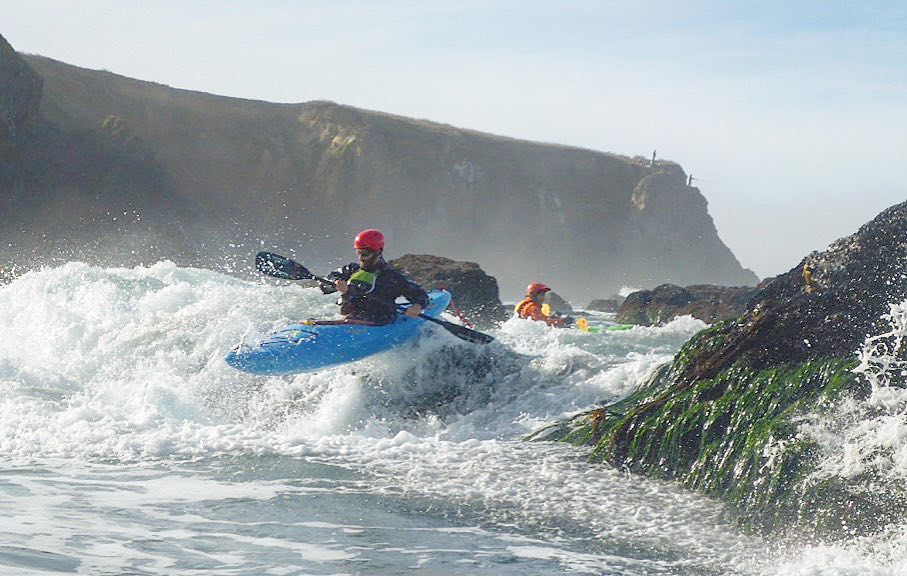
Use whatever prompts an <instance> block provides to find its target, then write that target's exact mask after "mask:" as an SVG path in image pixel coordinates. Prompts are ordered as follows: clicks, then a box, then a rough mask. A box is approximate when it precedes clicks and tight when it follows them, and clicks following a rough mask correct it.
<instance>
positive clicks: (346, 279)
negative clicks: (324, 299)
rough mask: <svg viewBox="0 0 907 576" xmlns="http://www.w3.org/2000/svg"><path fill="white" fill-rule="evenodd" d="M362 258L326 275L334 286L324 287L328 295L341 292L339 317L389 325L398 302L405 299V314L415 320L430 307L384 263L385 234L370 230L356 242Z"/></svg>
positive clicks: (412, 284)
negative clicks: (340, 315)
mask: <svg viewBox="0 0 907 576" xmlns="http://www.w3.org/2000/svg"><path fill="white" fill-rule="evenodd" d="M353 248H355V249H356V253H357V254H358V256H359V261H358V262H351V263H350V264H347V265H346V266H344V267H343V268H340V269H338V270H335V271H333V272H331V273H330V274H328V275H327V277H326V279H327V280H332V281H333V282H334V285H333V286H322V288H321V290H322V292H324V293H325V294H331V293H333V292H340V293H341V294H342V296H341V298H340V301H339V304H340V313H341V314H342V315H343V316H344V318H346V319H347V320H356V321H360V322H366V323H369V324H390V323H391V322H393V321H394V319H396V317H397V304H396V303H395V301H396V299H397V298H398V297H400V296H403V297H404V298H406V299H407V300H409V302H410V303H411V305H410V306H409V307H408V308H407V309H406V310H405V311H404V312H403V315H405V316H408V317H409V318H416V317H417V316H418V315H419V313H420V312H422V310H424V309H425V308H426V307H427V306H428V302H429V299H428V294H426V292H425V290H423V289H422V287H421V286H419V285H418V284H416V283H415V282H413V281H412V280H409V279H408V278H407V277H406V276H404V275H403V274H401V273H400V272H399V271H398V270H396V269H394V268H392V267H391V266H389V265H388V263H387V262H385V261H384V234H382V233H381V232H380V231H379V230H375V229H374V228H370V229H368V230H363V231H362V232H360V233H359V234H357V235H356V238H355V240H353Z"/></svg>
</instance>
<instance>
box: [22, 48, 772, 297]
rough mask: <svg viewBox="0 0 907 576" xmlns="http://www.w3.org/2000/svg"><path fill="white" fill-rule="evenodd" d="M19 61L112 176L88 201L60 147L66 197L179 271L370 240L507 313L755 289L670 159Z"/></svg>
mask: <svg viewBox="0 0 907 576" xmlns="http://www.w3.org/2000/svg"><path fill="white" fill-rule="evenodd" d="M26 61H27V62H28V64H29V65H30V66H31V67H32V68H33V69H34V70H35V71H36V72H37V74H38V75H40V77H41V78H42V79H43V82H44V92H43V97H42V99H41V104H40V111H41V114H42V116H43V118H44V119H46V122H47V124H48V126H49V127H52V129H53V130H56V131H57V133H58V134H61V135H64V136H66V137H68V138H74V137H76V136H78V137H79V138H81V139H82V140H81V144H82V146H81V148H84V145H85V144H87V143H90V145H91V146H93V147H95V148H98V158H95V159H87V160H86V161H85V162H83V163H82V165H81V166H80V167H79V170H80V171H83V172H84V171H87V172H89V173H92V174H110V173H111V171H114V172H115V173H119V174H120V175H121V176H122V178H119V179H118V180H117V182H116V186H115V188H116V189H115V190H111V188H113V187H114V186H110V185H108V186H106V187H103V186H102V188H103V189H102V190H101V192H100V193H99V192H98V191H99V188H98V183H97V182H93V181H87V180H86V179H85V178H84V177H83V178H79V177H75V176H72V172H73V171H72V170H69V168H70V167H71V165H72V162H71V160H70V159H69V158H68V157H67V155H66V154H68V153H71V152H72V148H73V147H68V149H67V151H66V153H63V152H61V151H59V150H58V151H57V153H56V154H55V155H54V156H53V157H52V158H50V159H49V160H50V161H53V162H55V163H58V164H60V165H61V167H62V168H61V172H63V171H67V170H68V171H69V173H70V176H71V177H68V178H60V179H58V180H59V182H58V183H59V184H60V186H63V185H65V186H66V188H67V189H68V190H70V193H71V194H73V195H74V197H75V198H76V199H77V201H78V203H79V204H80V205H83V204H84V205H86V206H88V208H84V207H83V210H88V211H94V212H97V211H98V210H100V211H101V212H102V213H103V212H104V211H105V210H110V208H109V206H108V204H109V203H111V202H112V198H111V194H113V195H114V196H115V197H118V198H120V199H121V200H125V204H127V205H128V206H129V208H128V209H127V210H126V211H127V212H129V211H137V212H141V214H142V217H145V213H146V212H147V213H149V214H155V215H156V216H154V220H155V221H156V222H158V223H159V224H160V223H163V224H161V225H162V226H163V228H160V227H159V228H158V230H159V231H164V232H167V231H168V230H170V228H175V229H178V231H179V233H180V234H185V237H184V240H183V241H181V242H180V244H181V245H183V246H184V249H183V250H182V251H179V250H177V253H174V254H171V255H170V257H171V258H173V259H175V260H177V261H180V262H187V263H197V261H199V260H200V261H201V262H203V263H204V264H205V265H209V266H210V265H211V262H212V261H213V262H216V263H222V262H225V263H229V262H234V261H235V262H237V263H241V262H245V261H247V260H248V257H249V254H250V253H252V252H254V250H255V249H257V248H259V247H261V246H262V245H264V246H266V247H272V248H274V249H279V251H281V252H289V253H290V254H292V255H294V256H296V258H297V259H301V260H302V261H303V262H305V263H306V264H307V265H308V266H309V267H315V268H316V269H317V268H318V267H319V266H328V265H329V264H334V263H336V262H337V261H339V260H345V259H347V258H349V257H350V256H351V252H352V250H351V248H350V240H351V237H352V235H354V234H355V233H356V232H358V231H359V230H360V229H362V228H366V227H378V228H381V229H382V230H384V231H385V232H386V234H387V236H388V241H389V243H388V256H389V257H394V256H395V255H399V254H403V253H406V252H414V253H434V254H443V255H445V256H447V257H450V258H453V259H458V260H469V261H475V262H478V263H479V264H480V265H481V266H482V267H483V268H484V269H486V270H488V271H489V272H490V273H491V274H493V275H494V276H496V277H497V278H499V279H500V281H501V288H502V297H503V298H504V299H505V300H508V299H515V298H517V297H519V296H520V294H521V292H522V287H523V286H525V285H526V284H527V283H529V282H530V281H534V280H539V281H544V282H547V283H549V284H550V285H552V286H553V287H555V288H556V289H557V290H558V291H559V292H560V293H562V294H565V295H566V296H568V297H571V298H575V299H581V300H583V301H585V300H588V299H589V298H591V297H593V296H602V295H608V294H611V293H613V292H615V291H617V290H618V289H620V288H621V287H622V286H624V285H633V286H637V287H645V286H655V285H658V284H661V283H663V282H666V281H671V282H674V283H680V284H692V283H722V284H754V283H755V282H756V281H757V278H756V277H755V275H754V274H753V273H752V272H750V271H748V270H745V269H743V268H742V267H741V266H740V264H739V263H738V262H737V261H736V259H735V258H734V257H733V255H732V254H731V252H730V251H729V250H728V249H727V247H726V246H725V245H724V244H723V243H722V242H721V240H720V239H719V238H718V235H717V233H716V231H715V228H714V225H712V222H711V218H710V217H709V216H708V213H707V211H706V202H705V200H704V198H703V197H702V195H701V194H699V192H698V191H697V190H696V189H695V188H689V187H687V186H685V185H684V179H685V177H684V176H683V172H682V170H681V169H680V167H679V166H676V165H673V164H670V163H665V164H662V165H658V166H655V167H652V166H649V165H648V163H647V162H643V161H638V160H634V159H629V158H625V157H619V156H615V155H610V154H603V153H598V152H592V151H588V150H581V149H575V148H568V147H564V146H554V145H544V144H536V143H531V142H524V141H518V140H512V139H507V138H501V137H495V136H491V135H487V134H480V133H476V132H471V131H467V130H460V129H456V128H453V127H450V126H444V125H439V124H433V123H429V122H425V121H417V120H411V119H406V118H400V117H395V116H390V115H387V114H380V113H375V112H368V111H363V110H357V109H354V108H349V107H344V106H338V105H335V104H331V103H326V102H312V103H306V104H269V103H266V102H256V101H248V100H239V99H233V98H225V97H219V96H213V95H209V94H201V93H195V92H188V91H183V90H175V89H171V88H168V87H166V86H162V85H158V84H153V83H148V82H141V81H137V80H131V79H128V78H123V77H120V76H116V75H114V74H110V73H107V72H99V71H90V70H84V69H79V68H76V67H72V66H68V65H66V64H62V63H59V62H55V61H52V60H48V59H45V58H41V57H36V56H28V57H26ZM83 156H84V154H83ZM102 164H103V166H102ZM135 174H138V175H140V176H139V177H138V178H135V177H133V176H134V175H135ZM105 182H106V181H104V179H103V178H102V184H103V183H105ZM106 183H107V184H110V183H109V182H106ZM60 189H61V188H60V187H57V188H56V189H55V190H56V192H53V194H54V195H55V197H56V195H59V194H60ZM73 191H75V192H73ZM120 204H123V202H120ZM120 207H121V206H117V208H118V209H119V208H120ZM138 207H140V208H138ZM19 208H20V214H21V218H24V219H25V220H26V221H27V220H28V219H29V218H33V214H34V213H36V211H40V213H41V214H42V215H43V218H48V219H50V220H53V215H52V214H50V213H49V212H48V211H47V209H39V208H38V206H37V203H30V204H28V205H25V204H21V205H20V207H19ZM108 228H110V226H108ZM167 236H169V234H167ZM172 244H173V242H172V241H171V245H172ZM136 249H137V250H138V251H139V252H142V250H143V249H142V246H141V245H139V246H138V247H137V248H136Z"/></svg>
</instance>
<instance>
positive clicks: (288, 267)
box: [255, 252, 494, 344]
mask: <svg viewBox="0 0 907 576" xmlns="http://www.w3.org/2000/svg"><path fill="white" fill-rule="evenodd" d="M255 267H256V268H257V269H258V271H259V272H261V273H262V274H267V275H268V276H273V277H275V278H280V279H282V280H315V281H316V282H318V283H320V284H323V285H325V286H333V285H334V283H333V282H332V281H330V280H328V279H327V278H322V277H320V276H316V275H314V274H312V273H311V272H309V270H308V268H306V267H305V266H303V265H302V264H299V263H298V262H294V261H293V260H290V259H289V258H284V257H283V256H279V255H277V254H273V253H271V252H259V253H258V254H256V255H255ZM419 318H422V319H423V320H428V321H429V322H434V323H435V324H438V325H439V326H442V327H443V328H444V329H445V330H447V331H448V332H450V333H451V334H453V335H454V336H456V337H457V338H460V339H461V340H466V341H467V342H472V343H474V344H488V343H489V342H491V341H492V340H494V337H493V336H489V335H488V334H483V333H481V332H478V331H476V330H472V329H470V328H467V327H466V326H460V325H459V324H454V323H453V322H448V321H446V320H441V319H439V318H432V317H431V316H429V315H427V314H419Z"/></svg>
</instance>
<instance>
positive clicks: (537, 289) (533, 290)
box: [526, 282, 551, 296]
mask: <svg viewBox="0 0 907 576" xmlns="http://www.w3.org/2000/svg"><path fill="white" fill-rule="evenodd" d="M545 292H551V288H549V287H547V286H545V285H544V284H542V283H541V282H533V283H532V284H530V285H529V286H527V287H526V296H531V295H533V294H539V293H545Z"/></svg>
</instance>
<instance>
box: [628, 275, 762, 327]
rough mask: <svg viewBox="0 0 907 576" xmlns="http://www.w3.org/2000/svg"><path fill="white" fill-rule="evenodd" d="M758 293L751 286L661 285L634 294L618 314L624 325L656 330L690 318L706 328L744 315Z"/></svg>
mask: <svg viewBox="0 0 907 576" xmlns="http://www.w3.org/2000/svg"><path fill="white" fill-rule="evenodd" d="M755 292H756V290H755V289H754V288H750V287H748V286H739V287H728V286H710V285H696V286H687V287H686V288H681V287H680V286H674V285H673V284H662V285H661V286H658V287H657V288H655V289H654V290H640V291H638V292H633V293H632V294H630V295H629V296H627V298H626V299H625V300H624V302H623V304H621V306H620V309H619V310H618V312H617V321H618V322H621V323H623V324H638V325H641V326H653V325H656V324H664V323H667V322H670V321H671V320H673V319H674V318H676V317H678V316H685V315H690V316H693V317H694V318H698V319H699V320H702V321H703V322H705V323H707V324H714V323H715V322H718V321H720V320H728V319H730V318H736V317H738V316H740V315H741V314H743V313H744V312H745V311H746V309H747V306H748V305H749V304H750V301H751V300H752V298H753V295H754V294H755Z"/></svg>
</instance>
